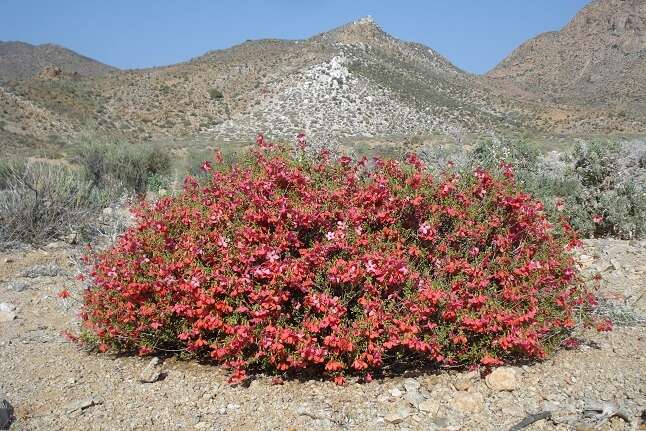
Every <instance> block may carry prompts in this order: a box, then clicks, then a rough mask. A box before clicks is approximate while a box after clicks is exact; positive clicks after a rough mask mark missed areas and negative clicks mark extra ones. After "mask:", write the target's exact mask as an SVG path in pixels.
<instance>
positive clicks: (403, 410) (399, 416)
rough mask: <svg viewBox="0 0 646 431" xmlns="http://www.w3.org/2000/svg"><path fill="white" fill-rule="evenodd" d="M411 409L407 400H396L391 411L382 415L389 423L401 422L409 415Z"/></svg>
mask: <svg viewBox="0 0 646 431" xmlns="http://www.w3.org/2000/svg"><path fill="white" fill-rule="evenodd" d="M411 413H412V412H411V409H410V407H409V406H408V403H407V402H402V401H400V402H398V403H397V404H395V406H394V407H393V409H392V411H391V412H390V413H388V414H387V415H386V416H384V420H385V421H386V422H388V423H391V424H398V423H401V422H403V421H404V420H405V419H406V418H407V417H409V416H410V415H411Z"/></svg>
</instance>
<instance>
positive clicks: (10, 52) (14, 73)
mask: <svg viewBox="0 0 646 431" xmlns="http://www.w3.org/2000/svg"><path fill="white" fill-rule="evenodd" d="M50 67H53V68H55V69H58V70H59V72H58V73H54V69H47V68H50ZM45 69H47V70H45ZM114 70H117V69H116V68H114V67H112V66H108V65H106V64H103V63H100V62H98V61H96V60H94V59H91V58H89V57H85V56H83V55H81V54H78V53H76V52H74V51H72V50H70V49H67V48H65V47H63V46H60V45H57V44H53V43H44V44H41V45H31V44H29V43H25V42H2V41H0V82H1V81H9V80H14V79H28V78H32V77H34V76H42V75H43V73H44V74H45V76H49V77H51V76H54V75H55V76H60V75H61V74H70V75H73V76H100V75H103V74H106V73H108V72H111V71H114Z"/></svg>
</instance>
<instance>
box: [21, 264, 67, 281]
mask: <svg viewBox="0 0 646 431" xmlns="http://www.w3.org/2000/svg"><path fill="white" fill-rule="evenodd" d="M62 272H63V269H62V268H61V267H60V266H58V265H57V264H55V263H49V264H47V265H34V266H32V267H30V268H27V269H26V270H24V271H23V273H22V276H23V277H27V278H37V277H56V276H57V275H60V274H61V273H62Z"/></svg>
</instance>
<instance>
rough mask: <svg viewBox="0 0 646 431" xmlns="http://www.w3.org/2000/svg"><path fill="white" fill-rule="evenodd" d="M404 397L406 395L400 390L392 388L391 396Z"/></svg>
mask: <svg viewBox="0 0 646 431" xmlns="http://www.w3.org/2000/svg"><path fill="white" fill-rule="evenodd" d="M402 395H404V393H403V392H402V391H401V390H400V389H399V388H392V389H391V390H390V396H392V397H393V398H399V397H401V396H402Z"/></svg>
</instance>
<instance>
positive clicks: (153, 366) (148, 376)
mask: <svg viewBox="0 0 646 431" xmlns="http://www.w3.org/2000/svg"><path fill="white" fill-rule="evenodd" d="M161 374H162V366H161V364H160V363H159V358H158V357H154V358H152V359H151V360H150V362H148V365H146V367H145V368H144V369H143V370H142V371H141V373H140V374H139V381H140V382H141V383H155V382H156V381H157V380H159V378H160V377H161Z"/></svg>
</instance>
